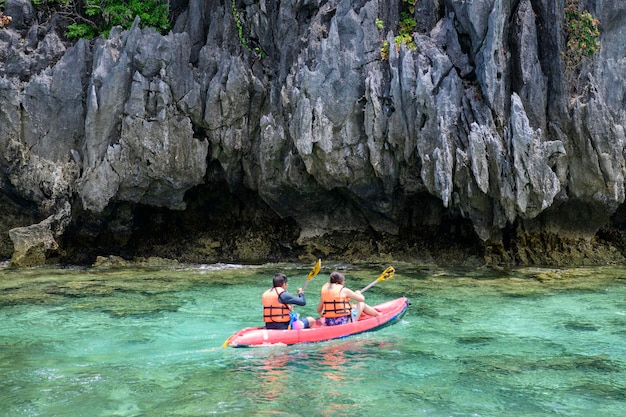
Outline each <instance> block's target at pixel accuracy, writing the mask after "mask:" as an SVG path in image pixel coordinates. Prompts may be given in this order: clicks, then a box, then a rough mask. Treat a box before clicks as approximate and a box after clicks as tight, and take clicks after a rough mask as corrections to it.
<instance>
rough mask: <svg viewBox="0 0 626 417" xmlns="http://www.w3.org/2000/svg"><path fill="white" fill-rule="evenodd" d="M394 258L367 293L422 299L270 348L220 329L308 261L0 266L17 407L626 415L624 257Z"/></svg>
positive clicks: (9, 390)
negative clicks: (537, 261)
mask: <svg viewBox="0 0 626 417" xmlns="http://www.w3.org/2000/svg"><path fill="white" fill-rule="evenodd" d="M385 266H386V265H385ZM385 266H382V267H380V266H372V267H371V268H362V269H353V268H349V267H348V268H346V269H347V271H346V272H347V273H346V277H347V280H348V285H349V286H350V287H354V288H359V287H361V286H363V285H365V284H368V283H369V282H371V280H372V278H375V277H376V276H378V274H379V273H380V271H382V269H384V267H385ZM395 267H396V275H395V277H394V278H393V279H391V280H388V281H385V282H381V283H380V284H378V285H377V286H376V287H374V288H372V289H371V290H370V291H368V292H367V294H366V295H367V297H368V302H369V303H378V302H382V301H386V300H388V299H391V298H396V297H398V296H401V295H406V296H408V297H409V298H410V299H411V303H412V304H411V307H410V308H409V310H408V312H407V314H406V316H405V317H404V320H402V321H401V322H399V323H397V324H395V325H393V326H390V327H387V328H385V329H382V330H380V331H377V332H374V333H366V334H362V335H358V336H355V337H352V338H347V339H341V340H335V341H330V342H324V343H319V344H309V345H299V346H275V347H263V348H253V349H222V348H221V344H222V343H223V341H224V340H225V339H226V338H227V337H228V336H229V335H230V334H231V333H233V332H234V331H236V330H238V329H240V328H242V327H246V326H253V325H260V324H261V323H260V321H261V320H260V317H261V308H260V294H261V293H262V292H263V291H264V290H265V289H266V288H267V286H268V285H269V282H270V280H271V276H272V275H273V273H274V272H275V271H276V270H281V271H285V272H286V273H287V274H288V275H289V277H290V280H291V281H293V282H300V281H301V282H305V281H306V276H307V274H308V271H309V268H310V266H309V265H266V266H262V267H241V266H229V265H212V266H180V267H178V268H169V267H168V268H163V269H146V268H109V269H106V268H104V269H92V268H88V269H82V268H69V269H68V268H39V269H29V270H20V271H15V270H8V269H4V270H0V375H1V376H2V378H0V404H2V407H0V416H40V415H42V416H52V415H59V416H70V415H71V416H73V415H89V416H204V415H214V414H215V415H227V416H242V415H245V416H287V415H288V416H307V417H308V416H333V417H335V416H436V417H438V416H494V417H495V416H498V417H508V416H511V417H513V416H515V417H524V416H552V415H554V416H563V415H564V416H585V417H588V416H595V417H605V416H606V417H608V416H611V417H614V416H620V415H626V409H625V404H626V394H625V393H626V347H625V344H624V340H626V339H625V336H626V326H625V325H626V297H625V296H626V287H625V286H624V282H625V281H624V278H623V277H624V276H625V275H624V272H625V270H624V269H623V268H618V267H603V268H576V269H542V268H523V269H518V270H513V271H492V270H465V271H464V270H454V271H451V270H444V269H433V268H430V269H429V268H416V267H415V266H411V265H395ZM328 272H329V271H325V270H322V272H321V273H320V278H317V279H316V280H315V281H312V282H311V283H310V285H309V286H308V289H309V291H308V300H309V305H307V306H305V307H302V308H300V309H299V312H300V313H301V314H305V315H315V306H316V305H317V300H318V291H319V287H320V286H321V285H322V283H323V282H324V281H325V280H326V279H327V277H328Z"/></svg>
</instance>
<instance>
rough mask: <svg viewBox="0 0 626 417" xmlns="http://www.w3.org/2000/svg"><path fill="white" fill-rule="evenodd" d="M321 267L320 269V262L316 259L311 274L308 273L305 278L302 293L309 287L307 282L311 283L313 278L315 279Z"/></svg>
mask: <svg viewBox="0 0 626 417" xmlns="http://www.w3.org/2000/svg"><path fill="white" fill-rule="evenodd" d="M321 267H322V260H321V259H318V260H317V262H315V266H314V267H313V269H311V272H309V276H308V277H307V279H306V282H305V283H304V285H303V286H302V291H304V289H305V288H306V286H307V285H309V281H311V280H312V279H313V278H315V276H316V275H317V274H319V273H320V268H321Z"/></svg>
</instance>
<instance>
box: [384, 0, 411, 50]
mask: <svg viewBox="0 0 626 417" xmlns="http://www.w3.org/2000/svg"><path fill="white" fill-rule="evenodd" d="M416 2H417V0H402V3H400V21H399V22H398V35H396V36H394V38H393V40H394V41H395V43H396V47H397V49H398V51H400V47H401V46H402V44H404V45H405V46H406V47H407V48H408V49H410V50H412V51H414V50H416V49H417V45H415V42H414V41H413V29H414V28H415V26H416V25H417V23H416V22H415V18H414V14H415V3H416ZM376 27H377V28H378V29H380V30H383V29H384V24H383V21H382V20H381V19H378V18H377V19H376ZM380 56H381V58H382V59H383V60H386V59H388V58H389V42H387V41H386V40H383V41H382V47H381V49H380Z"/></svg>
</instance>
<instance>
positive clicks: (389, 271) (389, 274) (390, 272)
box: [361, 266, 396, 293]
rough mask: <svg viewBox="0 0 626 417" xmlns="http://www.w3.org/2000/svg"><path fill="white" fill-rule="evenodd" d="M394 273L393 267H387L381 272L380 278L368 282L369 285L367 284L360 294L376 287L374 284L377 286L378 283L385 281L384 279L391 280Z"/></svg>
mask: <svg viewBox="0 0 626 417" xmlns="http://www.w3.org/2000/svg"><path fill="white" fill-rule="evenodd" d="M395 272H396V270H395V269H394V267H393V266H389V267H387V269H385V270H384V271H383V273H382V274H380V276H379V277H378V278H376V280H374V281H372V282H370V283H369V284H368V285H367V286H366V287H365V288H363V289H362V290H361V292H362V293H363V292H365V291H367V290H369V289H370V288H372V287H373V286H374V285H376V284H377V283H378V282H380V281H384V280H386V279H390V278H393V274H394V273H395Z"/></svg>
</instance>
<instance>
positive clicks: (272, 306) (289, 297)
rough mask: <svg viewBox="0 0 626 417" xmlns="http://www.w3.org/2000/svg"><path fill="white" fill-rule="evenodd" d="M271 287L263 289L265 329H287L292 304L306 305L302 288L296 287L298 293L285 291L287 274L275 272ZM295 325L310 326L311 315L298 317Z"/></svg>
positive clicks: (291, 312)
mask: <svg viewBox="0 0 626 417" xmlns="http://www.w3.org/2000/svg"><path fill="white" fill-rule="evenodd" d="M272 285H273V286H272V288H270V289H269V290H267V291H265V292H264V293H263V296H262V302H263V321H264V322H265V328H266V329H278V330H287V329H288V328H289V323H290V321H291V315H292V314H295V313H293V305H294V304H295V305H298V306H304V305H306V298H305V297H304V291H302V288H298V295H293V294H291V293H290V292H288V291H287V276H286V275H285V274H281V273H277V274H275V275H274V279H273V280H272ZM297 321H299V322H301V323H302V324H300V323H297V322H296V323H297V324H296V326H294V328H295V327H300V326H302V327H304V328H305V329H306V328H309V327H311V323H313V317H305V318H302V319H298V320H297Z"/></svg>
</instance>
